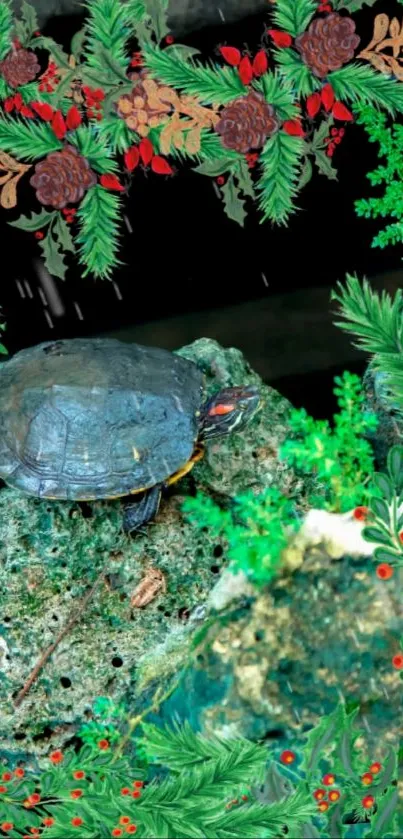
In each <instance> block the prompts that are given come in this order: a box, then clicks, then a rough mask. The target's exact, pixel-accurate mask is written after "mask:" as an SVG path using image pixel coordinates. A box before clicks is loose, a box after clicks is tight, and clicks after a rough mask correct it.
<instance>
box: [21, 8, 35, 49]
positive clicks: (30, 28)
mask: <svg viewBox="0 0 403 839" xmlns="http://www.w3.org/2000/svg"><path fill="white" fill-rule="evenodd" d="M21 18H22V21H23V23H24V28H25V37H26V39H27V40H30V39H31V36H32V35H33V34H34V32H36V31H37V29H39V24H38V17H37V14H36V9H34V7H33V6H31V4H30V3H27V2H26V0H23V2H22V4H21Z"/></svg>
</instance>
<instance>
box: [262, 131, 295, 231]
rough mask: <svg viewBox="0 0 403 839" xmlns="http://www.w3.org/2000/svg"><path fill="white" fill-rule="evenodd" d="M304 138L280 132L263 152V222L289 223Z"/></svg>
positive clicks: (293, 208)
mask: <svg viewBox="0 0 403 839" xmlns="http://www.w3.org/2000/svg"><path fill="white" fill-rule="evenodd" d="M302 152H303V141H302V139H301V137H291V136H289V135H288V134H286V133H285V132H284V131H278V132H277V133H276V134H273V136H272V137H270V139H269V140H268V141H267V142H266V145H265V146H264V148H263V151H262V153H261V155H260V166H261V174H260V178H259V181H258V183H257V186H256V189H257V191H258V192H259V193H260V195H259V207H260V209H261V211H262V222H263V221H266V220H267V219H269V220H270V221H272V222H273V223H274V224H287V221H288V218H289V216H290V215H291V213H293V212H295V210H296V209H297V207H296V206H295V204H294V199H295V196H296V195H297V192H298V181H299V179H300V173H301V168H302Z"/></svg>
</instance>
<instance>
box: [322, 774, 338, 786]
mask: <svg viewBox="0 0 403 839" xmlns="http://www.w3.org/2000/svg"><path fill="white" fill-rule="evenodd" d="M335 780H336V778H335V776H334V775H333V772H327V773H326V775H324V776H323V778H322V784H325V786H327V787H331V786H332V784H334V782H335Z"/></svg>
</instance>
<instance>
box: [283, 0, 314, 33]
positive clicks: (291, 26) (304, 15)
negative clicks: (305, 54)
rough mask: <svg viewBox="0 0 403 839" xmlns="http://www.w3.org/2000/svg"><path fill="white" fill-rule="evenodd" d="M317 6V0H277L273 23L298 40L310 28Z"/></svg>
mask: <svg viewBox="0 0 403 839" xmlns="http://www.w3.org/2000/svg"><path fill="white" fill-rule="evenodd" d="M317 6H318V4H317V3H316V2H315V0H277V2H276V5H275V6H274V10H273V13H272V14H273V21H274V23H275V24H276V26H278V28H279V29H282V30H283V31H284V32H288V33H289V34H290V35H292V37H293V38H296V37H297V35H299V34H300V33H301V32H305V29H306V28H307V27H308V26H309V24H310V22H311V20H312V18H313V16H314V14H315V12H316V10H317Z"/></svg>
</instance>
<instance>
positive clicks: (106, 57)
mask: <svg viewBox="0 0 403 839" xmlns="http://www.w3.org/2000/svg"><path fill="white" fill-rule="evenodd" d="M98 55H99V58H100V61H101V63H102V65H103V66H104V67H105V68H106V69H107V70H109V71H110V73H111V76H113V77H114V78H115V79H116V80H119V81H123V82H126V84H127V82H128V78H127V73H126V72H125V70H123V69H122V67H121V64H120V63H119V61H116V60H115V59H114V57H113V55H112V53H111V52H110V51H109V50H107V49H105V48H104V47H99V49H98ZM131 89H133V85H131Z"/></svg>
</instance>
